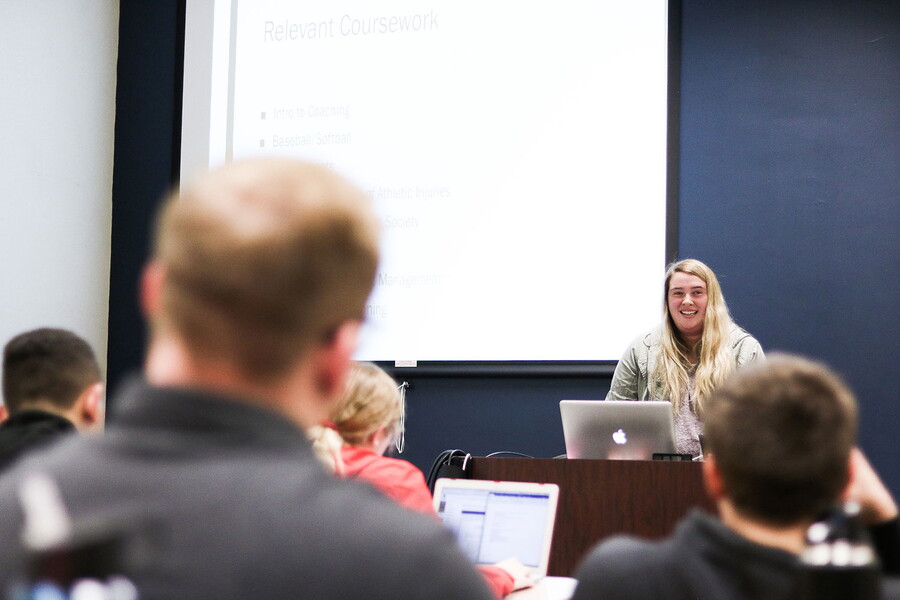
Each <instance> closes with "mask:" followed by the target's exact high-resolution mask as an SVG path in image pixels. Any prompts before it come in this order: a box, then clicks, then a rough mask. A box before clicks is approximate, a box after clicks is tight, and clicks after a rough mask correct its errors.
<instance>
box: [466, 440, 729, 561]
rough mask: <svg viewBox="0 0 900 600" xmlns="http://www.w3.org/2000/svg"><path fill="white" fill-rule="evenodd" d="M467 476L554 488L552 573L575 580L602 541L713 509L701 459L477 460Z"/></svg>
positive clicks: (647, 533) (653, 533)
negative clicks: (696, 510) (694, 510)
mask: <svg viewBox="0 0 900 600" xmlns="http://www.w3.org/2000/svg"><path fill="white" fill-rule="evenodd" d="M472 477H473V478H475V479H496V480H502V481H534V482H538V483H555V484H557V485H559V489H560V493H559V506H558V507H557V513H556V527H555V529H554V533H553V546H552V548H551V551H550V568H549V570H548V574H549V575H557V576H567V577H571V576H572V575H574V572H575V570H576V568H577V567H578V564H579V563H580V561H581V559H582V558H583V557H584V555H585V553H587V552H588V550H590V548H591V547H593V546H594V544H596V543H597V542H598V541H600V540H602V539H603V538H607V537H610V536H612V535H616V534H629V535H635V536H639V537H644V538H660V537H664V536H667V535H669V534H670V533H671V532H672V530H673V529H674V527H675V524H676V523H677V522H678V521H679V520H680V519H681V518H682V517H683V516H684V515H685V514H686V513H687V512H689V511H690V510H691V509H692V508H694V507H702V508H706V509H708V510H709V511H710V512H715V506H714V505H713V503H712V501H711V500H709V498H708V497H707V496H706V492H705V490H704V487H703V475H702V464H701V463H699V462H667V461H644V460H576V459H555V458H534V459H529V458H475V459H473V462H472Z"/></svg>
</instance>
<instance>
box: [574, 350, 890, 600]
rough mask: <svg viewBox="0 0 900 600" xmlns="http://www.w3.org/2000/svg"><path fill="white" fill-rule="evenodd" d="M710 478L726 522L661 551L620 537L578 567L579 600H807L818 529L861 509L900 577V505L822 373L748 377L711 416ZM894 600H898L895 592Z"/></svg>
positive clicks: (679, 534) (789, 370) (782, 362)
mask: <svg viewBox="0 0 900 600" xmlns="http://www.w3.org/2000/svg"><path fill="white" fill-rule="evenodd" d="M705 425H706V429H705V434H704V436H705V444H706V446H707V448H708V453H709V454H708V455H706V457H705V458H706V459H705V460H704V462H703V475H704V481H705V484H706V487H707V491H708V493H709V494H710V496H711V497H712V498H713V499H714V500H715V502H716V505H717V508H718V512H719V517H718V518H716V517H713V516H710V515H708V514H706V513H703V512H701V511H699V510H698V511H695V512H693V513H691V514H689V515H688V516H687V517H686V518H685V519H684V520H682V522H681V523H680V524H679V525H678V527H677V528H676V531H675V533H674V534H673V535H672V537H670V538H668V539H666V540H663V541H657V542H649V541H642V540H637V539H633V538H628V537H617V538H613V539H610V540H607V541H604V542H601V543H600V545H599V546H598V547H597V548H595V549H594V550H593V551H592V552H591V553H590V554H589V555H588V557H587V558H586V559H585V561H584V562H583V564H582V565H581V566H580V568H579V570H578V573H577V575H576V578H577V579H578V587H577V589H576V591H575V594H574V596H573V600H594V599H596V600H600V599H603V600H625V599H628V600H643V599H651V598H653V599H662V600H751V599H759V598H765V599H766V600H781V599H783V600H788V599H791V600H793V599H796V598H798V595H797V594H798V593H799V590H800V589H801V587H800V585H801V584H800V579H801V562H800V558H799V555H800V553H801V551H802V550H803V548H804V546H805V543H806V532H807V529H808V528H809V526H810V525H811V524H812V523H813V522H815V520H816V518H817V517H818V516H820V515H821V514H822V513H823V512H825V511H827V510H828V509H830V508H832V507H833V506H835V505H836V503H838V502H839V501H841V500H842V499H855V500H857V501H858V502H859V503H860V504H861V505H862V506H863V511H862V513H861V514H862V516H863V517H864V518H865V519H867V521H868V524H870V525H871V524H877V525H878V526H879V527H880V528H881V534H882V538H881V542H880V544H881V549H883V550H886V551H887V553H886V554H883V555H882V557H881V558H882V562H883V564H884V566H885V567H886V570H887V571H888V572H896V570H897V564H896V560H897V555H896V548H897V544H898V533H897V532H898V529H897V506H896V504H895V503H894V500H893V498H892V497H891V495H890V493H888V491H887V490H886V488H885V487H884V486H883V484H882V483H881V481H880V479H879V478H878V477H877V475H876V474H875V472H874V471H873V470H872V469H871V467H870V466H869V465H868V462H867V461H866V460H865V457H864V456H863V455H862V453H861V452H860V451H859V450H858V449H856V448H855V445H856V428H857V416H856V403H855V400H854V398H853V395H852V394H851V392H850V391H849V389H848V388H847V387H846V386H845V385H844V384H843V383H842V382H841V381H840V380H839V379H838V378H837V377H836V376H835V375H833V374H832V373H831V372H829V371H828V370H827V369H826V368H825V367H824V366H822V365H820V364H818V363H814V362H811V361H808V360H806V359H802V358H799V357H793V356H787V355H776V356H773V357H770V359H769V360H768V361H767V362H766V363H761V364H758V365H753V366H750V367H747V368H744V369H742V370H741V371H738V372H737V373H736V374H735V375H734V376H732V377H731V378H730V379H729V380H727V381H726V382H724V383H723V384H722V385H721V386H720V387H719V388H717V390H716V392H715V393H714V394H713V396H712V398H711V400H710V402H709V404H708V406H707V410H706V412H705ZM890 583H891V585H889V586H888V587H886V588H885V595H884V597H885V598H898V597H900V595H897V594H895V591H896V590H895V588H893V587H892V585H893V583H894V582H890Z"/></svg>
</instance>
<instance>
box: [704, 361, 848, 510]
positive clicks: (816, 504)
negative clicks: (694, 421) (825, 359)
mask: <svg viewBox="0 0 900 600" xmlns="http://www.w3.org/2000/svg"><path fill="white" fill-rule="evenodd" d="M856 429H857V416H856V403H855V401H854V398H853V395H852V393H851V392H850V390H849V389H848V388H847V386H846V385H844V383H843V382H842V381H841V380H840V379H839V378H838V377H837V376H836V375H834V374H833V373H831V372H830V371H829V370H828V369H827V368H826V367H825V366H824V365H821V364H819V363H816V362H813V361H810V360H807V359H804V358H800V357H797V356H790V355H784V354H780V355H779V354H775V355H773V356H771V357H770V358H769V360H768V361H767V362H766V363H763V364H760V365H753V366H750V367H747V368H745V369H742V370H740V371H738V372H736V373H735V374H734V375H733V376H732V377H731V378H730V379H729V380H728V381H726V382H725V383H724V384H723V385H722V386H720V387H719V388H718V389H717V390H716V392H715V393H714V395H713V398H712V401H711V402H710V403H709V405H708V406H707V413H706V415H705V434H704V436H705V441H706V444H707V446H708V448H709V453H710V454H711V457H708V459H709V460H708V464H705V465H704V466H705V467H706V468H707V470H714V471H715V472H716V474H715V477H713V479H714V480H715V481H714V484H713V485H712V486H711V491H712V492H713V496H714V497H718V498H719V499H721V498H725V499H727V501H729V502H730V503H731V504H732V505H733V507H734V509H735V510H736V511H738V512H739V513H740V514H742V515H743V516H745V517H748V518H751V519H753V520H756V521H759V522H762V523H765V524H768V525H773V526H788V525H793V524H798V523H803V522H804V521H810V520H812V519H814V518H816V517H817V516H818V515H819V514H820V513H821V512H822V511H824V510H826V509H828V508H830V507H831V506H833V504H834V503H835V502H836V501H837V500H838V499H839V498H840V497H841V495H842V493H843V491H844V490H845V488H846V487H847V484H848V480H849V470H848V465H849V460H850V453H851V450H852V449H853V447H854V445H855V440H856ZM707 475H709V473H708V474H707ZM716 482H717V483H716ZM707 483H708V484H709V477H708V478H707Z"/></svg>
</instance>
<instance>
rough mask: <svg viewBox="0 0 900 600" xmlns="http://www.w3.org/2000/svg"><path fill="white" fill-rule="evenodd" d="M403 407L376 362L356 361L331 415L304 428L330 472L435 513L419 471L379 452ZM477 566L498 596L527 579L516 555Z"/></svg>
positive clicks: (390, 440) (399, 428) (399, 422)
mask: <svg viewBox="0 0 900 600" xmlns="http://www.w3.org/2000/svg"><path fill="white" fill-rule="evenodd" d="M404 413H405V406H404V403H403V397H402V396H401V394H400V390H399V388H398V386H397V383H396V382H395V381H394V380H393V379H391V376H390V375H388V374H387V373H386V372H384V371H383V370H382V369H381V368H379V367H378V366H377V365H374V364H371V363H356V364H355V365H354V366H353V367H352V368H351V369H350V372H349V374H348V375H347V381H346V384H345V387H344V393H343V395H342V397H341V399H340V401H339V402H338V404H337V405H336V407H335V409H334V411H333V412H332V415H331V420H330V421H329V422H327V423H325V424H323V425H322V426H320V427H316V428H313V430H312V431H310V437H311V438H312V440H313V447H314V448H315V450H316V454H317V455H318V456H319V458H320V459H321V460H322V462H324V463H325V464H326V466H327V467H328V468H329V469H331V470H333V471H334V472H335V473H336V474H338V475H340V476H342V477H348V478H354V479H359V480H362V481H366V482H368V483H370V484H372V485H373V486H374V487H376V488H377V489H378V490H379V491H381V492H382V493H383V494H385V495H386V496H388V497H389V498H392V499H393V500H394V501H396V502H397V503H399V504H400V505H402V506H405V507H406V508H409V509H411V510H414V511H417V512H420V513H425V514H429V515H434V516H437V515H436V513H435V511H434V506H433V504H432V497H431V492H430V491H429V490H428V485H427V484H426V483H425V476H424V475H423V474H422V471H420V470H419V469H417V468H416V467H415V465H413V464H412V463H410V462H408V461H405V460H402V459H399V458H391V457H388V456H384V454H385V452H387V451H388V449H389V448H390V447H391V446H392V445H393V444H394V443H395V442H396V440H398V439H400V437H401V436H402V434H403V417H404ZM479 572H481V574H482V576H483V577H484V578H485V581H486V582H487V583H488V585H489V586H490V588H491V590H492V591H493V592H494V594H495V595H496V596H497V597H500V598H502V597H503V596H505V595H507V594H509V593H510V592H512V591H513V590H517V589H521V588H524V587H530V586H531V585H532V584H533V582H532V581H531V580H530V579H529V577H528V574H527V570H526V568H525V567H524V566H523V565H522V564H521V563H520V562H519V561H518V560H516V559H509V560H505V561H501V562H500V563H497V564H496V565H492V566H485V567H479Z"/></svg>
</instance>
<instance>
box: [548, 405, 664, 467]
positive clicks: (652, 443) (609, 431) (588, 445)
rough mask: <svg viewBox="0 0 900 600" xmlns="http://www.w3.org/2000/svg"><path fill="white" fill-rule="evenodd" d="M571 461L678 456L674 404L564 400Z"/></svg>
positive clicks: (562, 414) (564, 431)
mask: <svg viewBox="0 0 900 600" xmlns="http://www.w3.org/2000/svg"><path fill="white" fill-rule="evenodd" d="M559 413H560V417H561V418H562V426H563V437H564V439H565V442H566V456H567V457H568V458H602V459H613V460H615V459H626V460H651V459H652V458H653V455H654V454H657V453H658V454H674V453H675V425H674V420H673V418H672V405H671V404H670V403H668V402H665V401H654V400H645V401H637V400H562V401H560V403H559Z"/></svg>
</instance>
